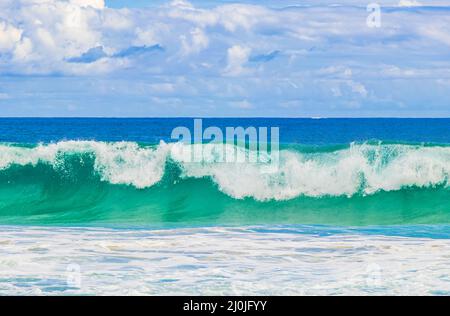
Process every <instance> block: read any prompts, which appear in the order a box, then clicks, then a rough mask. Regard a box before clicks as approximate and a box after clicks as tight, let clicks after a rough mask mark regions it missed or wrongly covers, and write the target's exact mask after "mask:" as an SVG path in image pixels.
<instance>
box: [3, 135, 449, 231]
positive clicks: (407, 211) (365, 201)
mask: <svg viewBox="0 0 450 316" xmlns="http://www.w3.org/2000/svg"><path fill="white" fill-rule="evenodd" d="M198 146H200V145H183V144H181V143H171V144H166V143H164V142H161V143H160V144H159V145H143V144H138V143H134V142H116V143H106V142H95V141H64V142H58V143H53V144H47V145H44V144H40V145H30V146H24V145H15V144H3V145H0V223H6V224H8V223H10V224H58V225H65V224H67V225H81V224H94V223H104V224H108V223H114V224H133V225H164V224H168V225H172V224H196V223H198V224H205V223H207V224H260V223H278V224H282V223H296V224H299V223H303V224H307V223H313V224H333V225H334V224H343V225H375V224H405V223H411V224H412V223H430V224H431V223H433V224H434V223H450V200H449V198H448V197H449V193H450V191H449V174H450V147H446V146H425V145H410V144H409V145H408V144H383V143H363V144H351V145H349V146H327V147H325V146H324V147H312V146H311V147H307V146H300V145H286V146H284V147H283V148H282V149H281V151H280V156H279V161H278V163H277V164H274V163H270V157H269V156H266V155H265V154H264V153H258V152H253V151H249V150H245V149H244V148H242V147H234V146H229V145H227V146H226V147H222V146H219V145H217V144H209V145H204V148H203V153H204V154H203V159H202V160H201V161H199V162H188V161H189V160H188V158H189V157H188V156H187V155H188V153H189V152H190V151H195V150H198V148H196V147H198ZM222 149H224V150H225V152H230V151H235V150H236V151H241V152H243V154H244V155H245V156H246V157H251V156H252V155H257V156H258V157H260V158H261V157H262V158H263V159H260V160H261V161H262V162H259V163H250V162H245V163H241V162H235V163H224V162H221V161H220V159H218V156H219V155H218V153H219V152H220V150H222Z"/></svg>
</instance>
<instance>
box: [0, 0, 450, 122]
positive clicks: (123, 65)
mask: <svg viewBox="0 0 450 316" xmlns="http://www.w3.org/2000/svg"><path fill="white" fill-rule="evenodd" d="M338 2H339V3H340V4H341V5H340V6H330V4H333V3H335V1H331V0H322V1H320V3H317V2H316V1H305V4H314V5H310V6H308V5H305V6H289V5H288V4H292V3H291V2H289V1H274V0H273V1H271V0H264V1H252V2H251V3H253V4H249V2H247V3H240V4H239V3H232V4H224V3H225V2H218V3H219V4H218V5H211V3H210V2H209V5H206V4H203V2H201V1H196V2H195V5H194V4H192V3H190V2H188V1H186V0H175V1H171V2H169V1H167V2H166V3H163V4H162V5H153V6H152V7H149V8H139V9H138V8H125V9H113V8H109V7H108V6H107V4H108V2H106V5H105V1H103V0H1V1H0V74H19V75H30V76H32V75H48V76H52V75H54V74H58V75H59V76H65V75H67V76H85V77H89V78H91V77H95V76H99V77H101V76H103V75H105V74H108V75H111V77H113V76H116V75H117V77H121V76H123V77H126V78H131V79H129V80H130V81H131V82H134V81H139V80H144V79H142V78H145V80H146V81H147V82H146V83H145V84H142V85H139V86H140V87H141V89H140V90H138V91H135V93H136V95H140V96H141V94H145V93H147V94H148V95H147V96H145V98H144V97H143V96H141V97H142V98H143V99H146V100H159V99H158V98H159V96H165V97H169V96H170V97H171V99H172V100H180V99H183V100H192V103H193V104H197V103H201V104H215V103H217V102H215V101H218V100H220V102H219V103H222V104H229V105H231V106H229V107H226V108H234V109H238V108H241V109H242V108H246V109H247V110H255V109H259V108H265V107H266V108H265V110H266V111H268V109H269V108H273V107H276V104H279V105H286V104H293V103H292V100H301V103H302V106H301V107H296V106H283V107H282V108H283V109H286V110H288V109H291V110H292V109H300V108H301V110H302V111H310V112H314V111H315V109H316V108H321V109H325V108H326V109H332V110H334V109H337V108H339V106H340V105H344V104H347V105H348V104H360V105H361V107H362V108H364V107H365V106H367V107H370V106H375V104H379V103H380V102H385V101H386V100H395V102H391V101H389V102H390V103H389V102H387V103H389V104H390V105H392V104H400V103H402V104H410V103H411V102H408V100H406V99H407V97H406V96H403V95H400V92H398V91H403V90H404V89H410V88H411V82H412V80H416V79H417V80H418V79H420V80H421V82H422V85H421V86H420V85H418V86H419V88H418V89H416V91H418V90H420V89H421V88H423V89H424V90H426V91H421V93H423V95H429V94H432V92H433V91H435V92H436V93H437V95H439V96H440V99H441V100H442V99H445V97H446V96H447V94H445V93H444V92H442V88H438V86H439V85H437V84H435V83H436V80H437V79H439V80H440V82H444V81H445V82H446V80H447V81H448V80H449V79H450V65H449V61H448V48H449V45H450V38H449V35H448V34H450V16H449V14H448V10H449V7H450V1H445V0H433V1H427V3H426V4H427V6H421V7H420V9H417V8H415V6H418V5H420V3H419V2H417V1H415V0H402V1H398V0H382V1H380V4H381V5H382V15H383V17H382V24H381V27H380V28H377V29H373V28H370V27H368V26H367V25H366V18H367V14H368V12H367V11H366V8H365V6H364V5H363V6H361V3H360V2H358V1H356V0H342V1H338ZM158 3H159V2H158ZM283 4H286V5H283ZM429 5H437V6H436V7H435V8H430V7H429ZM384 6H389V9H384V8H383V7H384ZM417 10H420V14H417ZM179 78H184V79H183V80H179ZM383 80H384V81H385V83H383V84H380V82H384V81H383ZM433 83H434V85H433ZM94 86H95V85H94ZM391 87H393V88H394V87H395V89H396V91H391V90H390V89H389V88H391ZM425 87H426V88H427V89H425ZM440 87H442V85H441V86H440ZM118 89H119V88H117V89H116V90H114V91H117V90H118ZM127 89H128V90H130V89H131V88H130V87H127ZM131 90H132V89H131ZM133 91H134V90H133ZM143 91H144V92H143ZM417 93H419V92H417ZM9 94H10V95H11V93H9ZM405 95H406V94H405ZM12 97H14V96H12ZM400 99H401V100H400ZM236 100H245V102H243V101H236ZM355 100H359V101H361V102H356V101H355ZM399 100H400V101H399ZM436 100H437V98H436ZM154 102H155V104H156V103H158V104H161V102H156V101H154ZM186 102H187V101H186ZM239 102H240V103H239ZM417 102H418V101H417ZM437 102H438V101H436V103H437ZM175 103H176V104H178V101H177V102H175ZM239 104H240V105H241V106H240V107H239V106H238V105H239ZM249 104H251V106H249ZM274 114H278V113H277V112H276V111H274Z"/></svg>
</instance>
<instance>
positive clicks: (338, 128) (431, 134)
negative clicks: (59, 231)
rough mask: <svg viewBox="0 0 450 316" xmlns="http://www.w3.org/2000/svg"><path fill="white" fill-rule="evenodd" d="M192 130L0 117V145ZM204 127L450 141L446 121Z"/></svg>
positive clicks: (313, 137) (259, 121)
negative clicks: (275, 129)
mask: <svg viewBox="0 0 450 316" xmlns="http://www.w3.org/2000/svg"><path fill="white" fill-rule="evenodd" d="M177 126H185V127H188V128H190V129H191V130H192V129H193V119H192V118H144V119H142V118H139V119H134V118H127V119H109V118H108V119H106V118H105V119H99V118H91V119H89V118H0V142H14V143H37V142H44V143H48V142H55V141H60V140H97V141H122V140H127V141H136V142H145V143H158V142H159V141H160V140H164V141H166V142H168V141H170V135H171V131H172V129H173V128H175V127H177ZM203 126H204V128H206V127H208V126H217V127H220V128H222V129H223V130H224V128H225V127H227V126H230V127H236V126H242V127H249V126H254V127H279V128H280V141H281V142H282V143H299V144H316V145H322V144H348V143H350V142H353V141H357V142H361V141H370V140H374V141H375V140H383V141H392V142H417V143H422V142H424V143H438V144H441V143H442V144H449V143H450V119H397V118H392V119H390V118H380V119H303V118H292V119H286V118H208V119H204V120H203Z"/></svg>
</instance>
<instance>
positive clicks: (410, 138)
mask: <svg viewBox="0 0 450 316" xmlns="http://www.w3.org/2000/svg"><path fill="white" fill-rule="evenodd" d="M195 119H197V121H198V119H200V118H0V295H349V294H350V295H417V294H419V295H449V294H450V264H449V263H450V179H449V175H450V119H446V118H442V119H414V118H409V119H404V118H340V119H337V118H314V119H310V118H202V119H201V120H202V126H203V128H207V127H214V128H215V130H216V131H218V130H219V131H223V133H224V134H225V131H226V130H227V128H236V127H243V128H244V129H248V128H252V127H254V128H255V130H256V131H260V130H261V128H267V129H269V130H270V129H271V128H277V129H278V134H279V135H278V136H279V137H278V144H276V145H277V146H274V144H266V146H262V143H261V142H258V144H257V146H256V145H255V146H252V142H254V140H252V139H250V138H249V139H247V140H246V141H244V143H238V142H236V143H233V141H231V142H230V140H229V139H228V140H227V139H225V140H224V143H221V142H218V141H217V139H215V140H214V141H209V142H206V141H205V142H204V143H202V144H199V143H195V142H192V143H187V142H186V141H184V142H181V141H179V140H177V139H174V138H173V137H172V136H173V131H174V130H176V129H177V128H180V127H181V128H184V129H187V130H192V131H194V129H195ZM193 133H194V132H193ZM268 142H270V138H269V141H268ZM253 145H254V144H253ZM199 146H201V147H200V148H207V153H208V154H207V155H205V154H203V155H202V159H197V160H191V159H186V158H187V157H186V155H187V153H188V154H192V152H193V151H195V150H196V149H195V148H198V147H199ZM266 147H269V148H270V149H275V148H276V149H277V159H276V163H275V160H271V159H272V158H273V156H270V155H267V150H265V151H264V152H263V150H262V149H264V148H266ZM222 149H225V151H226V152H229V151H230V150H233V151H236V152H242V153H243V154H244V156H245V157H251V156H255V155H256V157H266V158H267V157H269V158H267V159H265V160H264V159H258V160H257V161H223V160H221V159H219V158H220V156H218V155H217V153H220V152H221V150H222ZM202 150H204V149H202ZM218 157H219V158H218Z"/></svg>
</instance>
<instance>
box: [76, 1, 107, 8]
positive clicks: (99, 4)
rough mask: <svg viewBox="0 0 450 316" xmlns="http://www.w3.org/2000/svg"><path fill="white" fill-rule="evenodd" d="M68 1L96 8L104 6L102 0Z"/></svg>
mask: <svg viewBox="0 0 450 316" xmlns="http://www.w3.org/2000/svg"><path fill="white" fill-rule="evenodd" d="M70 3H72V4H74V5H77V6H80V7H93V8H96V9H103V8H105V1H104V0H70Z"/></svg>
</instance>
